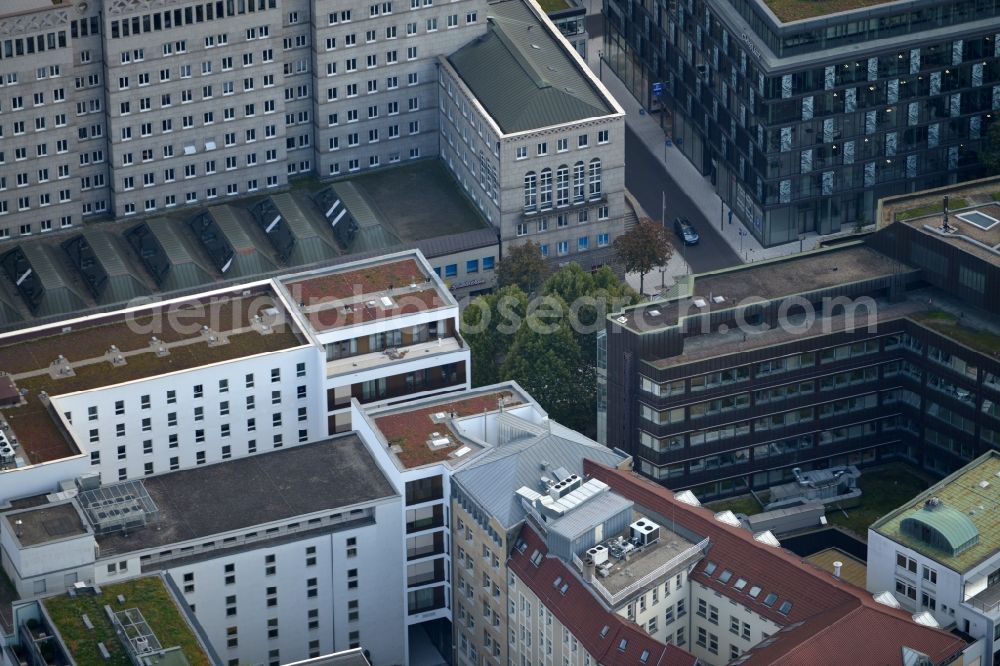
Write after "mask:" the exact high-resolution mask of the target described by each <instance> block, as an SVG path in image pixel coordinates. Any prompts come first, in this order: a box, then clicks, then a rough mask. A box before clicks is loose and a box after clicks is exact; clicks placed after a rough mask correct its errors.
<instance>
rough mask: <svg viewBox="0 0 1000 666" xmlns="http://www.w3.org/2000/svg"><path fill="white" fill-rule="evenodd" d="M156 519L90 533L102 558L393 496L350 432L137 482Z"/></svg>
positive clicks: (355, 437) (383, 477)
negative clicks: (123, 529)
mask: <svg viewBox="0 0 1000 666" xmlns="http://www.w3.org/2000/svg"><path fill="white" fill-rule="evenodd" d="M143 484H144V485H145V486H146V491H147V492H148V493H149V496H150V497H151V498H152V500H153V502H154V503H155V504H156V506H157V508H159V511H160V516H159V523H158V524H157V523H151V524H150V525H148V526H146V527H145V528H142V529H138V530H133V531H130V532H129V533H128V536H124V535H123V534H121V533H120V532H119V533H110V534H105V535H102V536H98V537H97V541H98V543H99V544H100V547H101V556H102V557H107V556H109V555H116V554H119V553H128V552H134V551H138V550H145V549H148V548H159V547H163V546H168V545H170V544H175V543H178V542H183V541H189V540H193V539H200V538H204V537H208V536H211V535H213V534H221V533H223V532H231V531H235V530H242V529H246V528H250V527H253V526H255V525H261V524H263V523H270V522H275V521H281V520H287V519H290V518H294V517H295V516H301V515H305V514H311V513H316V512H320V511H331V510H334V509H339V508H342V507H352V506H355V505H358V504H365V503H368V502H372V501H375V500H379V499H382V498H386V497H392V496H394V495H395V494H396V493H395V490H393V487H392V485H391V484H390V483H389V481H388V480H387V479H386V478H385V476H384V475H383V474H382V472H381V471H379V467H378V465H377V464H376V463H375V461H374V460H373V459H372V457H371V454H370V453H369V452H368V450H367V449H366V448H365V445H364V444H363V443H362V442H361V440H360V439H359V438H358V436H357V435H356V434H354V433H349V434H347V435H342V436H339V437H334V438H331V439H327V440H324V441H321V442H315V443H312V444H302V445H297V446H291V447H289V448H284V449H279V450H277V451H271V452H268V453H262V454H258V455H253V456H248V457H246V458H237V459H233V460H227V461H224V462H220V463H216V464H213V465H206V466H203V467H196V468H194V469H188V470H182V471H179V472H171V473H168V474H162V475H159V476H150V477H145V478H144V479H143Z"/></svg>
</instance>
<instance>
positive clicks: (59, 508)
mask: <svg viewBox="0 0 1000 666" xmlns="http://www.w3.org/2000/svg"><path fill="white" fill-rule="evenodd" d="M4 520H6V521H7V522H8V523H9V524H10V525H9V526H10V530H11V532H12V533H13V534H14V535H15V537H16V538H17V541H18V543H20V545H21V546H22V547H24V548H30V547H31V546H39V545H41V544H44V543H49V542H50V541H59V540H61V539H66V538H69V537H75V536H83V535H84V534H87V533H88V532H89V531H90V530H89V529H88V527H87V525H86V523H85V521H84V520H83V518H82V517H81V516H80V514H79V512H78V511H77V510H76V507H75V506H74V504H73V502H70V501H67V502H63V503H62V504H43V505H41V506H39V507H36V508H31V509H25V510H24V511H13V512H8V513H6V514H4ZM17 521H20V524H17Z"/></svg>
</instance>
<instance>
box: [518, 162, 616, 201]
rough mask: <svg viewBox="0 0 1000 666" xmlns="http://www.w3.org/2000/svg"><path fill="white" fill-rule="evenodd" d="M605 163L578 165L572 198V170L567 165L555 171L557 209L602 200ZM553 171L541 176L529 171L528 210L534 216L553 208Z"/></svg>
mask: <svg viewBox="0 0 1000 666" xmlns="http://www.w3.org/2000/svg"><path fill="white" fill-rule="evenodd" d="M601 179H602V175H601V160H600V159H599V158H597V157H595V158H593V159H592V160H590V163H589V164H588V165H585V164H584V163H583V162H577V163H576V164H574V165H573V169H572V195H571V193H570V192H571V187H570V168H569V167H568V166H567V165H565V164H563V165H561V166H559V167H558V168H556V170H555V206H557V207H561V206H568V205H570V201H571V200H572V202H573V203H583V202H585V201H587V200H588V199H589V200H594V199H600V198H601V196H602V195H603V192H602V182H601ZM552 181H553V171H552V169H549V168H545V169H542V170H541V172H540V173H537V174H536V173H535V172H534V171H529V172H528V173H526V174H524V210H525V212H528V213H533V212H535V211H538V210H548V209H551V208H552V207H553V198H552V189H553V187H552Z"/></svg>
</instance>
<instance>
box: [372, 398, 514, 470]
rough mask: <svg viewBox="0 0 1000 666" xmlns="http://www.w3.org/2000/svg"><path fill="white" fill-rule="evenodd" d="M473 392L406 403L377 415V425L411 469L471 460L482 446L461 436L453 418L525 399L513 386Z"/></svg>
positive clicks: (398, 457)
mask: <svg viewBox="0 0 1000 666" xmlns="http://www.w3.org/2000/svg"><path fill="white" fill-rule="evenodd" d="M473 393H474V394H473V395H470V394H469V392H466V393H462V394H461V397H458V398H455V397H451V398H448V397H445V398H442V399H437V400H433V401H431V402H429V403H428V402H424V401H421V402H420V403H418V404H417V405H416V406H414V407H409V406H403V407H401V408H399V409H394V410H392V411H390V412H387V413H379V414H377V415H375V416H374V419H373V420H374V422H375V427H376V428H378V429H379V431H381V433H382V435H383V437H385V440H386V442H387V443H388V444H389V450H390V452H391V453H392V454H393V456H394V457H395V459H396V462H397V465H398V466H399V467H401V468H403V469H410V468H414V467H421V466H423V465H430V464H433V463H440V462H445V461H449V460H453V461H456V462H458V461H461V460H463V459H465V460H467V459H469V458H471V457H472V456H473V455H474V454H475V453H476V452H477V451H480V450H482V447H479V446H476V445H475V444H472V443H469V442H466V441H464V440H462V439H460V438H459V437H458V436H457V435H456V434H455V433H454V432H453V431H452V430H451V428H450V425H449V423H450V421H451V420H452V419H456V418H461V417H463V416H473V415H477V414H483V413H485V412H495V411H497V410H499V409H500V406H501V404H502V405H503V406H504V407H512V406H514V405H519V404H522V403H523V402H524V401H523V400H522V397H521V396H519V395H517V394H516V393H515V392H514V391H513V390H512V389H506V390H491V391H487V392H478V393H475V392H473ZM463 449H465V451H463ZM466 456H468V457H466Z"/></svg>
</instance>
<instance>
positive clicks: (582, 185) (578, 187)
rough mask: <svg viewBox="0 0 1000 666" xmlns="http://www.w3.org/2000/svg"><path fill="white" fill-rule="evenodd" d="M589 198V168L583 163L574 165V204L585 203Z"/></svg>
mask: <svg viewBox="0 0 1000 666" xmlns="http://www.w3.org/2000/svg"><path fill="white" fill-rule="evenodd" d="M586 198H587V167H586V166H585V165H584V163H583V162H577V163H576V164H574V165H573V202H574V203H583V201H584V199H586Z"/></svg>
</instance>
